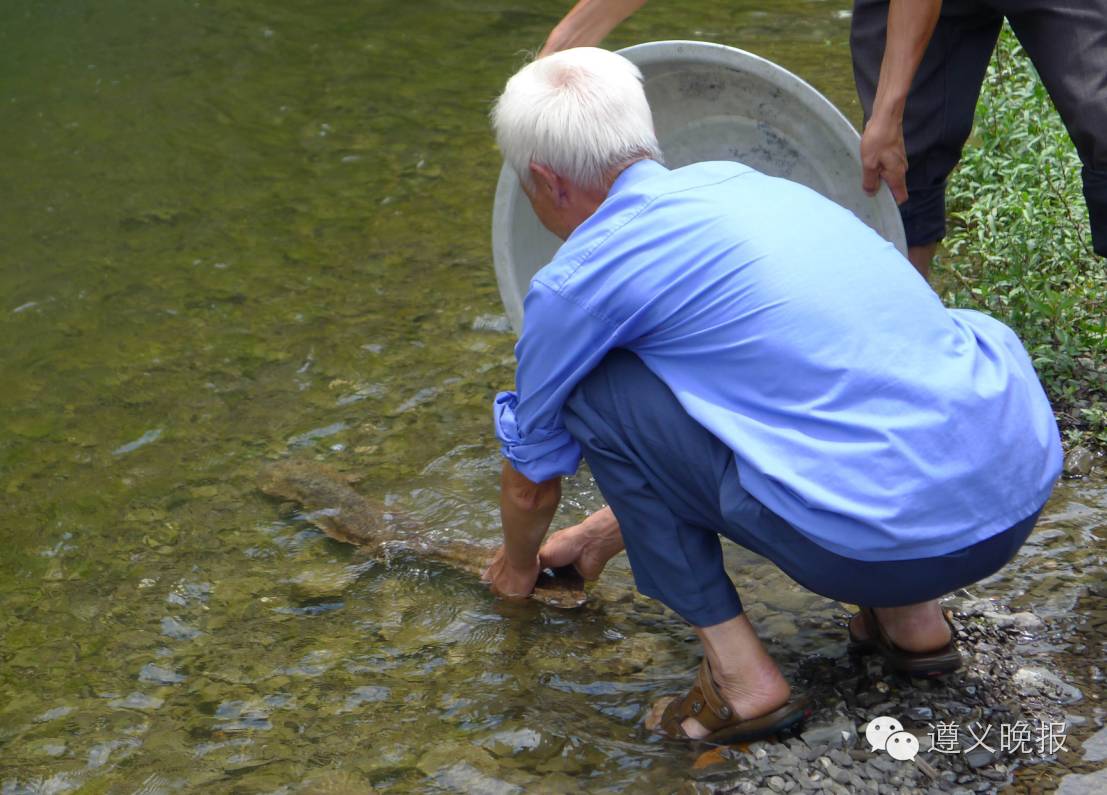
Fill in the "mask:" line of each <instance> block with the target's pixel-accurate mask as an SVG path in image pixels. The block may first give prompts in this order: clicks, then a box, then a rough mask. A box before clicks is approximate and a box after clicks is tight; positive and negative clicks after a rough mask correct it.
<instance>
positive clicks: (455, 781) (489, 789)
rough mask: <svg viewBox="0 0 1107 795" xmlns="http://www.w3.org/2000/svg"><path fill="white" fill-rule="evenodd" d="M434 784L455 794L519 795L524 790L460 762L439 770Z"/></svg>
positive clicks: (434, 777)
mask: <svg viewBox="0 0 1107 795" xmlns="http://www.w3.org/2000/svg"><path fill="white" fill-rule="evenodd" d="M432 778H433V780H434V782H435V783H436V784H438V785H439V786H442V787H444V788H446V789H448V790H452V791H454V792H480V793H482V795H517V793H521V792H522V791H523V788H522V787H520V786H517V785H515V784H509V783H508V782H506V781H500V780H499V779H496V778H493V777H492V776H489V775H487V774H485V773H482V772H480V771H479V770H477V769H476V768H475V767H473V766H472V765H471V764H469V763H468V762H458V763H457V764H455V765H450V766H449V767H447V768H443V769H442V770H439V771H438V772H437V773H435V774H434V776H432Z"/></svg>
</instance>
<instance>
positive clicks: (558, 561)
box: [538, 508, 623, 580]
mask: <svg viewBox="0 0 1107 795" xmlns="http://www.w3.org/2000/svg"><path fill="white" fill-rule="evenodd" d="M622 551H623V536H622V533H621V532H620V530H619V523H618V522H617V521H616V520H615V515H614V514H613V513H612V512H611V509H610V508H604V509H603V510H600V511H597V512H596V513H594V514H592V515H591V516H589V517H588V518H587V519H585V520H584V521H583V522H581V523H580V524H578V525H573V526H572V527H566V528H565V529H564V530H559V531H558V532H556V533H554V534H553V535H552V536H550V538H549V540H548V541H546V543H545V544H543V545H542V548H541V549H540V550H538V557H539V559H540V560H541V563H542V566H543V567H548V568H557V567H558V566H568V565H569V564H572V565H574V566H576V569H577V571H579V572H580V576H581V577H583V578H584V579H586V580H594V579H596V578H597V577H599V576H600V572H602V571H603V567H604V566H606V565H607V561H609V560H611V559H612V558H613V557H615V556H616V555H618V554H619V553H620V552H622Z"/></svg>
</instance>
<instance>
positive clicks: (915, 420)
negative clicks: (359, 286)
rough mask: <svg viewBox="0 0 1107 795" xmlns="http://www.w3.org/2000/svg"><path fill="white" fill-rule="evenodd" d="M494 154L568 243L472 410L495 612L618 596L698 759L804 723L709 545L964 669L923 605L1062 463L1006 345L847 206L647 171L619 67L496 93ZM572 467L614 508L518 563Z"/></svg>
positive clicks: (537, 75) (628, 78) (1010, 340)
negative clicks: (684, 667) (657, 634)
mask: <svg viewBox="0 0 1107 795" xmlns="http://www.w3.org/2000/svg"><path fill="white" fill-rule="evenodd" d="M493 124H494V127H495V130H496V137H497V141H498V143H499V146H500V148H501V150H502V151H503V153H504V156H505V158H506V160H507V162H508V163H510V164H511V166H512V167H513V169H514V170H515V172H516V173H517V174H518V176H519V179H520V181H521V182H522V185H523V187H524V190H525V191H526V194H527V196H528V198H529V199H530V202H531V204H532V206H533V207H534V211H535V213H536V214H537V215H538V218H539V219H540V220H541V221H542V223H543V224H545V226H546V227H547V228H549V229H550V230H551V231H552V232H554V233H555V234H556V235H558V236H559V237H560V238H562V239H563V240H564V241H565V243H564V244H563V245H562V246H561V248H560V249H559V250H558V252H557V254H556V255H555V256H554V258H553V260H552V261H551V262H550V263H549V264H548V265H546V266H545V267H544V268H542V270H540V271H539V272H538V274H537V275H536V276H535V277H534V279H533V281H532V282H531V285H530V291H529V292H528V293H527V296H526V301H525V313H524V322H523V332H522V336H521V338H520V340H519V343H518V346H517V347H516V356H517V358H518V370H517V375H516V387H517V389H516V392H514V393H512V392H505V393H502V394H500V395H499V396H497V398H496V402H495V425H496V431H497V435H498V436H499V438H500V440H501V441H502V443H503V454H504V456H505V458H506V459H507V460H506V461H505V463H504V468H503V476H502V498H501V506H502V514H503V526H504V546H503V547H502V548H501V550H500V552H499V554H498V555H497V558H496V559H495V561H494V562H493V564H492V566H491V567H490V568H489V570H488V572H487V573H486V579H487V580H488V581H490V583H491V585H492V588H493V590H494V591H495V592H497V593H498V594H500V595H502V596H506V597H521V596H526V595H527V594H529V593H530V591H531V590H532V588H533V586H534V582H535V579H536V577H537V575H538V572H539V570H540V567H541V566H543V565H564V564H567V563H575V564H576V565H577V567H578V568H579V569H580V570H581V572H582V574H584V575H585V576H586V577H595V576H597V575H598V574H599V572H600V570H601V569H602V568H603V566H604V564H605V563H606V562H607V560H609V559H610V558H611V557H612V556H614V555H615V554H617V553H618V552H620V551H621V550H622V549H623V547H624V544H625V548H626V552H627V555H628V557H629V559H630V565H631V568H632V570H633V572H634V580H635V584H636V585H637V587H638V590H639V591H641V592H642V593H643V594H646V595H648V596H651V597H653V598H656V599H659V600H661V601H662V602H663V603H664V604H666V605H668V606H669V607H670V608H672V609H673V610H674V611H676V612H677V613H679V614H680V615H681V616H682V617H684V618H685V619H686V620H687V621H689V622H690V623H691V624H692V625H693V626H694V627H695V630H696V633H697V635H698V636H699V637H700V639H701V640H702V641H703V644H704V651H705V659H704V662H703V664H702V665H701V667H700V673H699V675H698V677H697V679H696V682H695V684H694V685H693V687H692V689H691V691H690V692H689V693H688V694H687V695H686V696H685V697H683V698H679V699H675V700H673V701H671V702H670V703H669V704H668V706H667V708H666V709H665V711H664V715H663V716H662V718H661V719H660V728H661V730H663V731H665V732H666V733H670V734H674V735H679V736H689V737H696V738H705V739H708V740H710V741H717V742H735V741H742V740H751V739H755V738H757V737H762V736H767V735H772V734H774V733H778V732H779V731H781V730H784V729H787V728H789V727H791V726H793V725H795V724H796V723H797V722H799V721H800V720H802V718H803V716H804V714H805V711H807V710H808V707H807V703H806V700H805V699H803V698H801V697H793V695H792V694H791V691H790V688H789V686H788V683H787V682H785V680H784V678H783V677H782V676H781V674H780V671H779V669H778V668H777V666H776V664H775V663H774V662H773V660H772V659H771V658H770V657H769V656H768V654H767V653H766V652H765V649H764V647H763V646H762V645H761V643H760V641H759V640H758V638H757V635H756V633H755V632H754V629H753V627H752V626H751V625H750V622H749V620H748V619H747V618H746V617H745V616H744V615H743V614H742V605H741V602H740V601H739V599H738V595H737V593H736V592H735V589H734V586H733V584H732V583H731V581H730V579H729V577H728V576H727V573H726V572H725V571H724V568H723V558H722V553H721V548H720V539H719V535H720V534H722V535H724V536H726V537H727V538H729V539H731V540H732V541H734V542H736V543H738V544H740V545H741V546H743V547H746V548H747V549H750V550H753V551H754V552H757V553H759V554H761V555H763V556H765V557H766V558H768V559H770V560H771V561H773V562H774V563H775V564H776V565H777V566H779V567H780V568H781V569H783V570H784V571H785V572H786V573H787V574H788V575H789V576H790V577H792V578H793V579H794V580H795V581H796V582H798V583H800V584H801V585H803V586H804V587H806V588H808V589H810V590H811V591H814V592H815V593H818V594H822V595H823V596H826V597H829V598H831V599H837V600H840V601H843V602H848V603H852V604H858V605H863V606H864V607H863V609H862V611H861V612H860V613H859V614H858V615H857V616H855V617H854V619H853V621H852V622H851V625H850V627H849V634H850V638H851V641H852V642H853V643H854V644H855V645H856V646H857V647H858V648H859V649H861V650H870V651H874V652H877V653H880V654H882V655H884V656H885V658H887V660H888V661H889V663H890V664H891V665H892V667H893V668H894V669H896V670H899V671H902V672H903V673H906V674H911V675H916V676H931V675H938V674H943V673H948V672H950V671H953V670H955V669H956V668H957V667H958V666H959V665H960V654H959V652H958V651H957V649H956V647H955V645H954V643H953V639H952V636H951V627H950V625H949V624H948V621H947V620H946V617H945V616H944V615H943V613H942V611H941V609H940V607H939V604H938V601H937V599H938V598H939V597H941V596H942V595H944V594H947V593H949V592H951V591H953V590H954V589H957V588H960V587H963V586H965V585H968V584H970V583H973V582H975V581H977V580H979V579H981V578H983V577H987V576H988V575H990V574H992V573H993V572H995V571H997V570H998V569H999V568H1001V567H1002V566H1003V565H1004V564H1006V563H1007V561H1009V560H1010V559H1011V558H1012V557H1013V556H1014V554H1015V552H1016V551H1017V550H1018V549H1019V547H1020V546H1021V545H1022V543H1023V541H1024V540H1025V539H1026V537H1027V536H1028V534H1029V533H1030V531H1031V529H1032V528H1033V526H1034V523H1035V521H1036V519H1037V517H1038V513H1039V512H1040V511H1041V509H1042V506H1043V505H1044V503H1045V501H1046V498H1047V497H1048V496H1049V493H1050V490H1051V489H1052V486H1053V483H1054V481H1055V480H1056V478H1057V476H1058V475H1059V473H1060V467H1061V449H1060V443H1059V439H1058V433H1057V427H1056V423H1055V421H1054V419H1053V414H1052V412H1051V410H1050V406H1049V403H1048V401H1047V399H1046V397H1045V395H1044V393H1043V392H1042V388H1041V386H1040V385H1039V383H1038V380H1037V378H1036V376H1035V374H1034V369H1033V367H1032V366H1031V363H1030V361H1029V359H1028V358H1027V355H1026V353H1025V351H1024V350H1023V348H1022V346H1021V344H1020V343H1019V341H1018V339H1017V338H1016V337H1015V335H1014V334H1013V333H1012V332H1011V331H1010V330H1009V329H1008V328H1007V327H1005V326H1004V325H1002V324H1001V323H999V322H997V321H995V320H993V319H992V318H990V317H987V316H985V315H982V314H979V313H977V312H972V311H962V310H948V309H946V308H945V307H944V306H942V304H941V302H940V301H939V299H938V297H937V296H936V295H935V294H934V293H933V292H932V291H931V290H930V288H929V287H928V286H927V284H926V282H925V281H924V280H923V279H922V277H920V276H919V274H918V273H917V272H916V271H915V269H914V268H912V267H911V265H910V264H909V263H908V262H907V260H906V259H904V258H903V257H902V256H901V255H900V254H899V253H898V252H897V251H896V250H895V248H894V247H893V246H892V245H891V244H889V243H888V242H886V241H885V240H883V239H882V238H880V237H879V236H878V235H877V234H876V233H875V232H873V231H872V230H870V229H869V228H868V227H867V226H865V225H864V224H863V223H862V222H861V221H859V220H858V219H857V218H856V217H855V216H854V215H852V214H851V213H850V212H848V211H847V210H845V209H843V208H841V207H839V206H837V205H836V204H833V203H832V202H830V201H828V200H827V199H824V198H823V197H822V196H820V195H818V194H817V193H815V192H813V191H811V190H808V189H807V188H805V187H802V186H800V185H798V184H795V183H793V182H789V181H786V180H782V179H777V178H773V177H768V176H766V175H764V174H761V173H759V172H757V171H755V170H753V169H751V168H749V167H747V166H744V165H741V164H739V163H731V162H709V163H697V164H695V165H690V166H687V167H684V168H679V169H674V170H669V169H667V168H666V167H665V166H663V165H662V164H661V155H660V152H659V150H658V146H657V141H656V138H655V135H654V131H653V123H652V118H651V114H650V109H649V106H648V104H647V102H646V98H645V94H644V92H643V90H642V85H641V75H640V74H639V73H638V70H637V69H636V68H635V67H634V66H633V65H632V64H631V63H630V62H628V61H627V60H625V59H624V58H622V57H620V56H618V55H615V54H612V53H609V52H606V51H604V50H599V49H593V48H580V49H575V50H566V51H564V52H561V53H558V54H556V55H552V56H550V57H547V58H543V59H541V60H538V61H536V62H534V63H531V64H529V65H528V66H526V67H524V68H523V69H521V70H520V71H519V72H518V73H517V74H516V75H515V76H514V77H512V78H511V80H509V81H508V83H507V87H506V89H505V90H504V93H503V95H502V96H501V97H500V98H499V100H498V102H497V104H496V107H495V110H494V111H493ZM582 453H583V456H584V458H585V459H586V460H587V461H588V464H589V466H590V468H591V470H592V474H593V476H594V477H595V479H596V482H597V484H598V485H599V488H600V490H601V491H602V492H603V495H604V498H605V499H606V500H607V502H608V504H609V506H610V507H609V508H605V509H603V510H601V511H599V512H597V513H596V514H593V515H592V516H590V517H589V518H588V519H586V520H585V521H584V522H583V523H581V524H579V525H577V526H574V527H571V528H568V529H566V530H563V531H561V532H560V533H557V534H555V535H553V536H552V537H551V538H550V539H549V541H548V542H547V543H546V544H545V546H542V547H541V549H539V547H540V545H541V543H542V539H543V538H544V536H545V534H546V531H547V529H548V527H549V523H550V521H551V519H552V517H553V514H554V511H555V510H556V508H557V504H558V501H559V499H560V477H561V476H562V475H566V474H571V473H573V472H574V471H575V470H576V468H577V466H578V464H579V462H580V458H581V455H582Z"/></svg>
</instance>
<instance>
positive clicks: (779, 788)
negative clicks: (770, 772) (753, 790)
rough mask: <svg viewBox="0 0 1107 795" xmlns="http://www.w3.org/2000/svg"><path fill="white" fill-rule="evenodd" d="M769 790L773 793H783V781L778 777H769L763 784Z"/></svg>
mask: <svg viewBox="0 0 1107 795" xmlns="http://www.w3.org/2000/svg"><path fill="white" fill-rule="evenodd" d="M765 783H766V784H767V785H768V787H769V789H771V790H772V791H773V792H785V791H786V790H785V788H784V779H782V778H781V777H780V776H769V780H768V781H766V782H765Z"/></svg>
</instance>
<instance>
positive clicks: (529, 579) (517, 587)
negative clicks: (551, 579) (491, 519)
mask: <svg viewBox="0 0 1107 795" xmlns="http://www.w3.org/2000/svg"><path fill="white" fill-rule="evenodd" d="M541 570H542V569H541V567H540V565H539V563H538V556H537V555H535V556H534V564H533V565H532V566H530V567H527V568H525V569H519V568H518V567H516V566H514V565H513V564H512V563H511V560H510V558H508V556H507V549H506V547H503V546H501V547H500V548H499V549H498V550H496V557H494V558H492V563H490V564H489V566H488V568H487V569H485V570H484V574H483V575H481V580H482V581H483V582H486V583H488V584H489V586H491V588H492V593H494V594H496V596H499V597H502V598H504V599H526V598H527V597H528V596H530V594H531V591H533V590H534V583H535V582H537V580H538V573H539V572H540V571H541Z"/></svg>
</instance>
